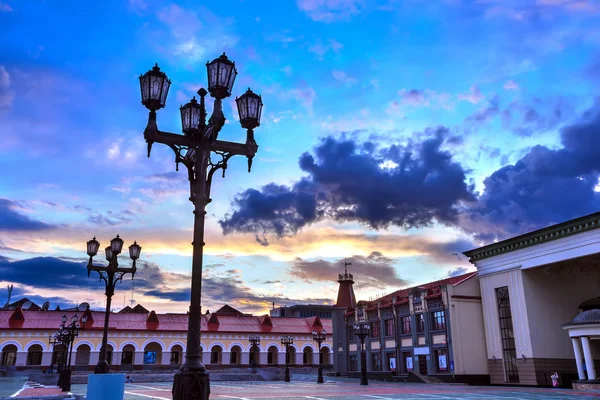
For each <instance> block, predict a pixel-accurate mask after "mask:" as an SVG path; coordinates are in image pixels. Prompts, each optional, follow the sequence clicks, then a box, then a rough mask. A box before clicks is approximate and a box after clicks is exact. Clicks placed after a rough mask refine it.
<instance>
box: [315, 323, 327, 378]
mask: <svg viewBox="0 0 600 400" xmlns="http://www.w3.org/2000/svg"><path fill="white" fill-rule="evenodd" d="M312 334H313V340H314V341H316V342H317V343H318V344H319V376H318V378H317V383H323V353H321V343H323V342H324V341H325V340H327V336H326V335H327V332H326V331H325V329H321V331H320V332H317V331H313V333H312Z"/></svg>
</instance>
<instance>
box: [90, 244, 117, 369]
mask: <svg viewBox="0 0 600 400" xmlns="http://www.w3.org/2000/svg"><path fill="white" fill-rule="evenodd" d="M116 257H117V256H116V255H113V261H114V259H115V258H116ZM113 261H111V262H113ZM114 276H115V275H114V273H111V272H110V268H109V273H108V280H107V282H106V310H105V311H104V331H103V333H102V346H101V347H100V356H99V358H98V364H97V365H96V368H94V373H95V374H108V373H109V372H110V365H109V363H108V359H107V357H106V346H107V345H108V323H109V319H110V307H111V302H112V297H113V294H114V293H115V282H114Z"/></svg>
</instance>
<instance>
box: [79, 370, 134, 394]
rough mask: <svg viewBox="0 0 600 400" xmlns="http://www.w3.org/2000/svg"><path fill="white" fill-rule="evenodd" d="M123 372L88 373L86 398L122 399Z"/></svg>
mask: <svg viewBox="0 0 600 400" xmlns="http://www.w3.org/2000/svg"><path fill="white" fill-rule="evenodd" d="M124 394H125V374H90V375H89V376H88V386H87V394H86V399H87V400H123V396H124Z"/></svg>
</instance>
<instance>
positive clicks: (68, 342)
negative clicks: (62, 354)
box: [48, 314, 87, 392]
mask: <svg viewBox="0 0 600 400" xmlns="http://www.w3.org/2000/svg"><path fill="white" fill-rule="evenodd" d="M67 320H68V318H67V316H66V315H63V316H62V323H61V324H60V326H59V327H58V332H56V333H55V334H54V336H50V337H49V338H48V339H49V340H48V341H49V343H50V344H51V345H53V346H54V345H56V344H62V345H63V346H64V348H65V349H66V350H65V351H66V353H67V359H68V361H67V362H66V365H64V364H65V362H64V361H63V365H62V368H61V370H60V372H59V375H58V386H60V388H61V389H62V391H63V392H68V391H69V390H71V358H72V357H73V343H74V342H75V338H76V337H77V336H79V331H80V330H83V328H84V325H85V323H86V322H87V317H86V316H83V317H82V318H81V324H80V323H79V317H77V314H75V315H73V317H71V323H70V324H68V325H67Z"/></svg>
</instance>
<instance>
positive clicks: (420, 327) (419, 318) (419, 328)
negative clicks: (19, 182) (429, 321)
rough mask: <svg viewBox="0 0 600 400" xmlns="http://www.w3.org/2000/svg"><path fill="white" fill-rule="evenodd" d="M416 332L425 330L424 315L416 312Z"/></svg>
mask: <svg viewBox="0 0 600 400" xmlns="http://www.w3.org/2000/svg"><path fill="white" fill-rule="evenodd" d="M417 332H425V317H424V316H423V314H417Z"/></svg>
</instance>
